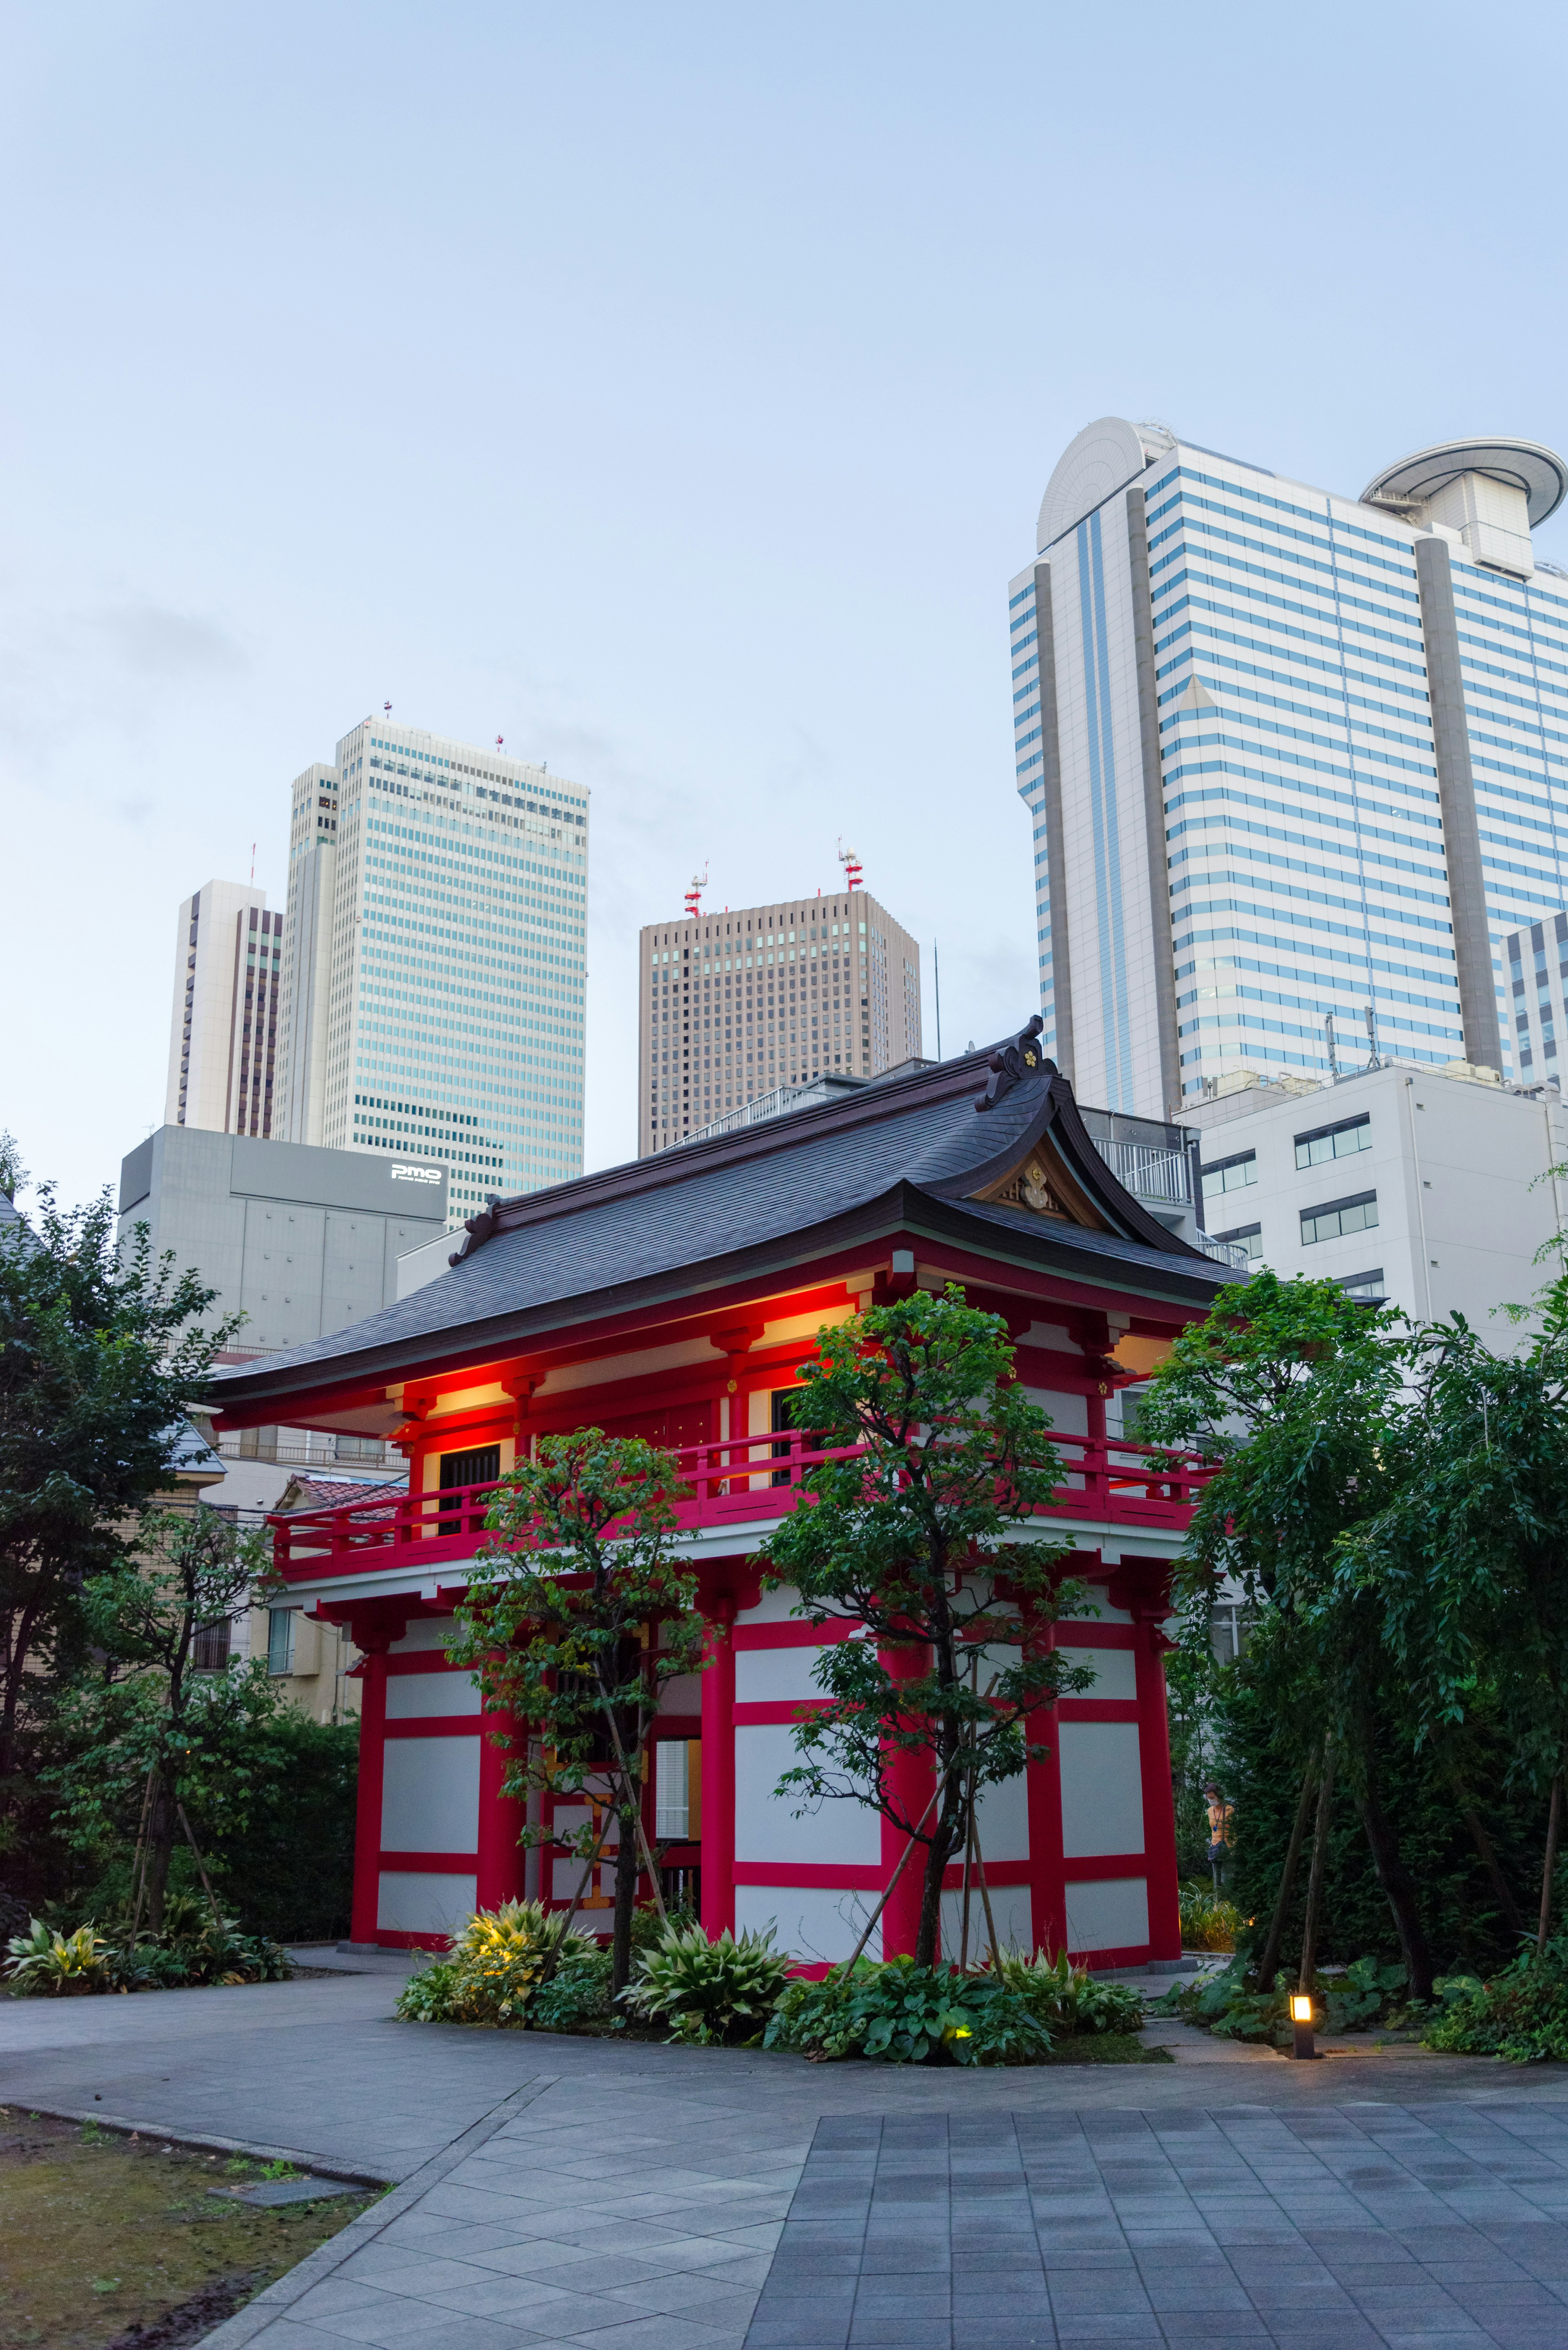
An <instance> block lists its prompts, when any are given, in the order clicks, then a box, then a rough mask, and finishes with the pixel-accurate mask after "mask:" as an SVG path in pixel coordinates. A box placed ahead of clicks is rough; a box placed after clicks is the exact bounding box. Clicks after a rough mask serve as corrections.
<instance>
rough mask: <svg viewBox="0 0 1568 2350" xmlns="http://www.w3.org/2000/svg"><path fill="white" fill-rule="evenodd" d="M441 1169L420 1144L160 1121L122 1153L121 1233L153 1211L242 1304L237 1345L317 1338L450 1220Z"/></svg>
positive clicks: (164, 1231) (178, 1259)
mask: <svg viewBox="0 0 1568 2350" xmlns="http://www.w3.org/2000/svg"><path fill="white" fill-rule="evenodd" d="M446 1194H447V1177H446V1170H445V1168H444V1167H443V1166H441V1164H440V1163H439V1162H437V1161H435V1160H433V1159H421V1158H415V1157H412V1156H409V1157H394V1156H391V1155H382V1154H380V1153H378V1154H377V1155H376V1156H375V1157H369V1156H368V1155H366V1154H365V1153H363V1152H361V1151H358V1150H327V1149H318V1148H315V1147H312V1146H309V1145H306V1144H304V1143H294V1142H264V1141H261V1140H260V1139H255V1138H253V1137H251V1136H249V1135H241V1134H218V1133H213V1132H212V1131H211V1130H210V1129H205V1128H196V1127H190V1126H184V1127H181V1126H162V1127H160V1128H157V1130H156V1131H155V1132H154V1133H152V1134H150V1135H149V1136H148V1138H147V1139H146V1141H145V1142H140V1143H138V1145H137V1147H136V1149H134V1150H131V1151H129V1152H128V1153H127V1154H126V1156H125V1158H124V1159H123V1160H122V1161H121V1162H120V1170H119V1234H120V1240H121V1243H122V1244H123V1243H124V1242H125V1241H126V1240H127V1239H128V1238H129V1236H130V1232H131V1231H132V1229H133V1228H134V1227H135V1226H136V1225H138V1224H145V1225H146V1226H147V1228H148V1232H149V1234H150V1237H151V1243H152V1247H153V1250H154V1252H155V1253H157V1254H159V1255H161V1254H162V1253H163V1252H164V1251H165V1250H169V1251H171V1252H172V1253H173V1257H174V1262H175V1263H176V1264H177V1265H178V1266H179V1267H180V1268H181V1270H182V1271H183V1270H184V1268H185V1267H187V1266H190V1267H192V1268H193V1269H194V1270H195V1271H196V1272H198V1273H200V1274H201V1275H202V1278H203V1280H205V1281H207V1282H208V1283H210V1284H211V1285H212V1286H213V1288H214V1289H215V1290H216V1291H217V1293H218V1296H217V1303H216V1305H215V1307H214V1313H215V1314H217V1315H227V1314H233V1313H234V1312H240V1313H243V1314H244V1315H245V1317H246V1319H245V1326H244V1329H243V1331H242V1332H241V1334H240V1336H239V1338H238V1339H237V1341H236V1342H235V1343H236V1348H237V1350H238V1351H240V1352H242V1353H253V1352H254V1353H266V1352H270V1351H271V1350H272V1349H273V1348H275V1347H296V1346H301V1345H303V1344H304V1343H305V1342H306V1340H308V1339H311V1338H321V1337H325V1336H327V1335H328V1333H329V1332H331V1331H333V1330H340V1329H341V1328H342V1327H343V1326H344V1325H345V1323H348V1322H357V1321H358V1320H359V1319H360V1318H361V1317H362V1316H363V1315H367V1314H374V1313H376V1312H378V1311H379V1308H380V1307H381V1306H383V1305H390V1304H391V1303H392V1301H393V1299H394V1298H395V1297H396V1296H397V1294H398V1276H397V1267H398V1259H399V1257H400V1256H401V1255H402V1254H403V1253H405V1252H406V1251H407V1250H409V1249H412V1248H417V1247H418V1246H419V1245H420V1243H421V1242H423V1241H428V1240H431V1239H433V1238H435V1237H436V1236H437V1235H438V1234H439V1233H441V1232H443V1231H444V1230H445V1226H446V1209H447V1196H446Z"/></svg>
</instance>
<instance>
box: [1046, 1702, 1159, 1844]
mask: <svg viewBox="0 0 1568 2350" xmlns="http://www.w3.org/2000/svg"><path fill="white" fill-rule="evenodd" d="M1056 1744H1057V1750H1058V1752H1060V1754H1061V1758H1062V1849H1063V1851H1064V1853H1065V1855H1066V1856H1067V1858H1068V1859H1069V1860H1077V1859H1086V1858H1088V1857H1090V1856H1093V1855H1095V1854H1098V1853H1104V1852H1141V1851H1142V1850H1143V1848H1144V1845H1143V1781H1142V1777H1141V1773H1140V1771H1139V1757H1138V1731H1137V1722H1136V1721H1064V1722H1063V1723H1062V1724H1061V1725H1060V1727H1059V1729H1058V1730H1057V1732H1056Z"/></svg>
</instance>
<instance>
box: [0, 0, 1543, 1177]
mask: <svg viewBox="0 0 1568 2350" xmlns="http://www.w3.org/2000/svg"><path fill="white" fill-rule="evenodd" d="M1563 24H1564V17H1563V11H1562V10H1561V9H1560V8H1552V9H1548V8H1547V7H1545V6H1542V7H1539V8H1535V7H1528V6H1519V5H1507V0H1503V5H1498V0H1491V5H1489V6H1487V7H1486V8H1485V9H1484V10H1483V9H1482V8H1481V7H1480V5H1474V6H1471V7H1468V8H1464V9H1460V8H1458V7H1447V8H1445V7H1443V6H1440V5H1439V6H1432V5H1420V6H1389V5H1376V0H1374V5H1371V6H1367V5H1365V0H1361V5H1355V6H1348V5H1329V6H1327V7H1319V8H1317V9H1316V10H1314V11H1311V12H1305V11H1302V10H1298V9H1260V8H1258V7H1257V6H1256V5H1249V6H1246V7H1242V6H1239V5H1223V6H1202V5H1199V6H1197V7H1190V8H1188V9H1186V10H1172V9H1169V8H1168V7H1158V8H1156V7H1148V6H1144V5H1122V6H1119V7H1117V8H1115V9H1108V8H1103V7H1100V8H1093V9H1084V8H1072V9H1068V8H1064V7H1060V6H1054V5H1033V6H1030V5H1011V0H1000V5H983V0H982V5H974V4H973V0H971V5H963V6H957V5H950V6H948V7H941V8H939V7H932V6H929V5H919V0H903V5H897V6H894V5H857V0H835V5H816V0H792V5H790V6H788V7H787V8H776V7H775V8H769V7H756V6H753V7H743V6H742V7H736V6H734V5H726V6H722V7H721V6H718V5H682V0H661V5H656V6H649V5H646V0H644V5H636V6H632V5H618V0H599V5H595V6H593V7H583V6H577V7H566V8H563V7H562V6H560V5H558V0H554V5H548V6H545V5H532V4H531V0H514V5H493V0H469V5H464V0H444V5H441V6H439V7H437V6H434V5H423V6H412V5H396V0H378V5H364V6H356V5H343V0H309V5H295V0H265V5H225V0H217V5H213V0H202V5H199V6H198V5H172V6H160V5H156V0H140V5H136V6H134V7H127V6H125V5H123V0H115V5H77V0H48V5H39V0H33V5H29V6H21V7H17V6H14V5H13V6H0V30H3V37H4V51H3V57H0V72H3V76H4V86H5V138H4V140H3V142H0V204H3V208H4V218H5V236H4V240H3V243H0V273H3V283H0V475H3V496H0V778H3V785H0V788H3V793H4V827H3V830H0V843H3V848H0V920H3V923H4V936H5V947H6V955H5V967H6V980H7V985H6V989H5V1014H4V1020H3V1025H0V1126H9V1127H10V1128H12V1129H13V1130H14V1131H15V1132H16V1135H17V1136H18V1138H19V1139H20V1140H21V1143H22V1146H23V1149H24V1151H25V1153H26V1158H27V1159H28V1161H29V1163H30V1165H31V1166H32V1168H33V1170H35V1173H36V1174H37V1175H44V1174H47V1175H52V1176H54V1177H56V1178H57V1180H58V1181H59V1184H60V1187H61V1190H62V1191H63V1193H64V1194H65V1196H66V1197H67V1198H69V1199H79V1198H83V1197H85V1196H87V1195H88V1194H89V1193H90V1192H92V1191H96V1190H97V1189H98V1188H99V1186H100V1185H101V1184H103V1183H104V1182H105V1181H108V1180H110V1179H111V1178H112V1177H114V1176H116V1175H117V1173H118V1168H119V1159H120V1157H121V1155H122V1154H123V1153H124V1152H125V1151H126V1150H128V1149H130V1148H131V1147H132V1145H133V1144H134V1143H135V1142H137V1141H138V1140H139V1139H140V1138H141V1137H142V1136H143V1135H144V1134H145V1133H146V1132H147V1131H148V1130H149V1128H150V1127H151V1126H152V1125H153V1124H154V1123H156V1122H157V1121H158V1120H159V1119H160V1118H161V1116H162V1107H163V1089H164V1078H165V1069H166V1061H167V1052H168V1036H169V1011H170V1002H171V979H172V973H173V970H174V962H175V944H174V916H175V910H176V907H177V906H178V903H179V901H180V899H182V897H183V896H185V895H186V894H187V893H188V892H189V891H190V890H191V889H194V888H196V887H197V886H199V884H201V883H202V882H203V881H205V880H206V879H209V878H210V877H213V876H216V877H219V878H227V879H235V880H244V879H246V877H247V876H248V874H249V872H250V869H251V857H252V843H253V842H254V844H255V847H254V857H255V875H256V879H257V881H258V882H260V883H262V884H263V885H265V888H266V889H267V890H268V892H269V898H270V901H271V902H273V903H275V904H281V903H282V902H283V893H284V888H285V880H286V815H287V788H288V785H289V782H290V780H291V778H292V777H293V776H294V775H296V773H297V772H298V771H299V769H300V768H301V767H303V766H304V765H306V764H307V763H308V762H309V761H310V760H312V759H318V758H319V759H325V758H329V757H330V756H331V754H332V748H333V745H334V743H335V742H336V740H337V737H338V735H339V734H340V733H343V732H344V731H345V730H346V729H347V728H348V727H349V726H350V725H351V724H353V723H354V722H355V721H356V720H358V718H360V717H362V716H363V715H364V714H365V713H366V712H368V711H369V710H371V709H372V708H379V705H380V704H381V702H384V701H387V700H390V701H391V702H392V703H393V704H394V709H395V713H396V715H397V716H398V717H399V718H400V719H403V720H406V721H408V722H409V723H411V724H415V725H425V726H430V727H432V728H436V729H440V730H442V731H445V732H448V733H453V734H458V735H462V736H464V737H467V738H470V739H472V740H475V741H484V740H487V739H491V738H493V736H495V735H496V734H498V733H500V734H504V736H505V739H506V744H507V748H508V749H509V750H513V751H516V752H518V753H520V754H523V755H524V756H532V757H538V758H544V759H547V760H548V761H549V764H550V765H551V767H552V769H557V770H559V771H560V772H562V773H563V774H564V775H568V776H571V777H573V778H575V779H576V780H577V781H578V782H581V783H583V784H586V785H588V786H589V787H590V788H591V790H592V793H593V806H594V831H593V847H594V855H593V868H592V874H591V880H590V898H589V926H588V941H589V967H590V979H589V986H588V1048H587V1050H588V1059H587V1163H588V1165H589V1166H590V1167H592V1166H598V1165H604V1164H606V1163H608V1162H611V1161H613V1160H615V1159H618V1158H622V1157H625V1156H627V1155H628V1154H629V1153H630V1151H631V1150H632V1149H633V1148H634V1116H635V1099H636V1086H635V1077H636V1058H635V1037H636V953H635V943H636V933H637V930H638V926H639V923H641V922H644V921H648V920H656V919H659V918H669V917H672V916H674V915H676V914H677V913H678V912H679V911H680V901H681V893H682V890H683V889H684V887H685V885H686V883H687V881H688V880H689V879H690V878H691V874H692V871H693V869H694V868H698V867H701V865H702V864H703V863H704V862H706V864H707V865H708V867H709V869H710V875H711V883H710V889H709V898H708V902H709V903H710V904H711V905H712V906H715V907H717V906H722V905H723V904H725V903H728V904H731V905H742V904H748V903H751V902H753V901H755V900H758V899H777V898H781V897H784V896H789V895H794V894H795V893H797V892H803V891H805V890H815V889H818V888H821V889H823V890H825V891H826V890H827V889H832V888H834V887H835V886H836V883H837V881H838V879H839V871H840V868H839V867H838V864H837V862H836V845H837V842H838V840H839V837H841V836H842V837H843V839H844V841H845V843H846V846H848V847H852V848H854V849H855V850H857V852H858V854H859V856H860V858H862V860H863V862H864V865H865V868H866V877H867V884H868V886H869V887H870V888H871V889H873V890H874V891H875V892H876V893H877V896H878V897H879V898H880V899H882V900H883V901H884V903H886V904H887V905H888V908H889V909H890V910H891V911H892V912H893V913H894V914H895V915H896V916H897V917H898V920H901V921H902V922H904V923H905V924H907V926H908V927H909V929H910V930H911V931H914V932H915V934H916V935H917V936H918V937H919V939H920V941H921V942H922V947H923V949H924V950H925V951H926V1018H927V1049H928V1051H931V1050H934V1049H935V1024H934V1020H933V1018H932V1012H933V1004H932V996H931V983H930V979H931V974H930V962H929V948H930V946H931V945H932V943H933V942H935V941H940V950H941V970H942V1042H943V1045H944V1046H945V1047H946V1048H947V1049H948V1050H949V1051H951V1050H953V1049H954V1048H955V1047H961V1046H962V1045H964V1044H965V1043H966V1041H967V1040H968V1039H969V1038H971V1037H974V1038H976V1039H979V1038H981V1037H992V1036H996V1035H1000V1034H1002V1032H1003V1031H1005V1030H1007V1029H1010V1028H1013V1027H1016V1026H1017V1025H1018V1024H1020V1023H1021V1022H1022V1021H1023V1020H1024V1019H1025V1018H1026V1017H1027V1016H1028V1014H1030V1012H1031V1011H1032V1010H1033V1008H1034V1005H1035V1003H1036V1000H1037V991H1036V968H1035V949H1034V943H1033V900H1032V891H1031V878H1030V877H1031V844H1030V840H1029V832H1028V823H1027V819H1026V816H1025V815H1024V812H1023V807H1022V804H1021V803H1020V802H1019V800H1018V799H1017V797H1016V795H1015V793H1014V790H1013V780H1012V757H1011V748H1010V740H1011V738H1010V731H1009V724H1008V720H1009V709H1010V688H1009V681H1008V671H1007V662H1006V639H1007V615H1006V582H1007V579H1008V577H1009V575H1010V574H1011V573H1012V571H1014V570H1016V569H1017V568H1019V567H1021V566H1022V565H1023V564H1024V563H1026V562H1027V561H1028V560H1029V558H1030V557H1031V556H1032V554H1033V544H1034V542H1033V523H1034V515H1035V511H1036V508H1037V506H1038V504H1039V501H1040V496H1041V493H1042V491H1043V489H1044V484H1045V481H1046V477H1047V475H1048V474H1049V473H1050V471H1051V468H1052V466H1053V464H1054V462H1055V460H1056V458H1057V456H1058V455H1059V454H1060V452H1061V450H1062V448H1063V447H1064V444H1065V442H1067V441H1068V440H1069V439H1070V438H1071V436H1072V435H1073V434H1074V433H1075V432H1077V431H1078V429H1079V428H1080V427H1081V426H1082V425H1084V424H1085V423H1086V422H1087V421H1090V420H1091V419H1092V418H1095V417H1097V416H1101V415H1104V414H1107V413H1110V414H1121V415H1126V416H1130V417H1134V418H1137V417H1155V418H1161V419H1164V420H1165V421H1168V422H1169V423H1170V424H1172V425H1174V426H1176V427H1177V428H1178V429H1179V430H1180V431H1182V432H1185V433H1187V434H1188V435H1189V436H1190V437H1191V438H1192V439H1194V440H1196V441H1199V442H1205V443H1207V444H1209V445H1210V446H1212V447H1215V448H1218V449H1221V450H1226V451H1229V452H1232V453H1234V454H1236V455H1239V456H1242V457H1245V458H1250V459H1252V460H1254V461H1256V462H1258V463H1262V464H1264V465H1267V466H1271V467H1272V468H1274V469H1275V470H1277V471H1281V472H1284V473H1291V474H1293V475H1295V476H1296V477H1298V478H1301V479H1303V480H1306V481H1309V482H1313V483H1315V484H1321V485H1323V486H1325V487H1329V488H1333V489H1335V490H1339V491H1342V492H1345V493H1346V494H1355V492H1356V491H1358V490H1359V489H1360V488H1361V487H1362V486H1363V485H1364V484H1365V483H1366V481H1367V479H1368V478H1369V477H1370V476H1371V474H1372V473H1374V472H1375V471H1376V469H1378V468H1379V467H1380V466H1382V465H1383V464H1385V463H1388V462H1389V461H1391V460H1392V459H1394V458H1395V457H1397V456H1399V455H1401V454H1402V453H1404V452H1407V451H1408V450H1411V449H1415V448H1419V447H1421V446H1423V445H1425V444H1427V443H1428V442H1434V441H1438V440H1443V439H1447V438H1449V437H1451V436H1454V435H1457V434H1459V433H1469V432H1480V431H1488V432H1515V433H1520V434H1523V435H1525V436H1528V437H1530V438H1532V439H1536V440H1541V441H1544V442H1548V443H1552V444H1554V445H1556V446H1558V447H1560V448H1561V447H1563V446H1564V445H1565V444H1568V416H1565V415H1564V412H1563V410H1564V401H1565V397H1568V394H1565V390H1564V382H1565V371H1564V367H1563V292H1564V288H1563V234H1562V222H1563V190H1562V162H1561V136H1560V132H1559V131H1558V130H1556V129H1555V128H1554V126H1555V125H1557V124H1558V123H1559V121H1560V119H1561V111H1562V94H1563V64H1564V57H1563V47H1564V39H1563ZM1538 545H1539V551H1540V552H1541V553H1542V555H1544V556H1548V557H1550V558H1552V559H1554V560H1557V561H1560V562H1568V532H1565V531H1564V525H1563V521H1562V520H1561V519H1560V520H1559V521H1557V522H1553V523H1552V524H1549V525H1547V526H1546V528H1545V530H1544V531H1543V532H1542V534H1541V536H1540V539H1539V542H1538Z"/></svg>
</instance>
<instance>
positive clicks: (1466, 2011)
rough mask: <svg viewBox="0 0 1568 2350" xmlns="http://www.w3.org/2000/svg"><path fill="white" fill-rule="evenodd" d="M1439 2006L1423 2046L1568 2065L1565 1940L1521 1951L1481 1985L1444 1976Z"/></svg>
mask: <svg viewBox="0 0 1568 2350" xmlns="http://www.w3.org/2000/svg"><path fill="white" fill-rule="evenodd" d="M1437 1990H1438V1999H1439V2001H1440V2002H1441V2005H1440V2006H1439V2008H1438V2012H1437V2014H1436V2015H1435V2017H1434V2018H1433V2020H1432V2022H1430V2024H1429V2025H1428V2030H1427V2033H1426V2035H1425V2037H1426V2045H1427V2046H1428V2048H1436V2049H1438V2050H1440V2051H1441V2052H1442V2053H1443V2054H1446V2055H1450V2056H1501V2057H1503V2058H1505V2059H1506V2060H1507V2061H1508V2062H1510V2063H1511V2064H1541V2063H1543V2062H1544V2061H1545V2060H1546V2059H1548V2058H1555V2059H1556V2061H1557V2062H1558V2063H1559V2064H1568V1939H1564V1938H1563V1937H1561V1936H1555V1937H1553V1938H1552V1939H1550V1940H1549V1941H1548V1943H1547V1945H1546V1948H1545V1950H1521V1953H1520V1955H1519V1957H1518V1958H1517V1959H1515V1960H1513V1962H1512V1964H1511V1965H1510V1966H1506V1967H1504V1968H1502V1969H1501V1971H1500V1972H1499V1973H1498V1974H1496V1975H1494V1976H1493V1977H1492V1978H1491V1980H1490V1981H1489V1982H1484V1983H1483V1982H1482V1981H1480V1980H1479V1978H1478V1977H1476V1976H1474V1975H1450V1976H1449V1977H1447V1978H1446V1979H1439V1981H1438V1986H1437Z"/></svg>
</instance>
